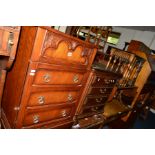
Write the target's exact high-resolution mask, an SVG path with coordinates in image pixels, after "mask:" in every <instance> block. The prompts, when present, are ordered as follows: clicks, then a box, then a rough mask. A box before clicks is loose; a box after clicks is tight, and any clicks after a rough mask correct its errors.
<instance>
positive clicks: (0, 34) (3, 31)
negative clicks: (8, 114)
mask: <svg viewBox="0 0 155 155" xmlns="http://www.w3.org/2000/svg"><path fill="white" fill-rule="evenodd" d="M19 34H20V27H19V26H1V27H0V117H1V100H2V95H3V88H4V84H5V78H6V73H7V70H9V69H10V68H11V67H12V64H13V62H14V59H15V55H16V49H17V44H18V39H19ZM0 120H1V118H0ZM0 122H1V121H0Z"/></svg>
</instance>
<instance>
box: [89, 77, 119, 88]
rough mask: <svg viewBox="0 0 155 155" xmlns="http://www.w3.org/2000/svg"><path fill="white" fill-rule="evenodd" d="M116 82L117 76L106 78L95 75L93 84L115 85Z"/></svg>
mask: <svg viewBox="0 0 155 155" xmlns="http://www.w3.org/2000/svg"><path fill="white" fill-rule="evenodd" d="M115 83H116V79H115V78H110V77H109V78H107V77H106V78H104V77H95V78H94V81H93V82H92V86H94V87H95V86H96V87H98V86H100V87H102V86H114V84H115Z"/></svg>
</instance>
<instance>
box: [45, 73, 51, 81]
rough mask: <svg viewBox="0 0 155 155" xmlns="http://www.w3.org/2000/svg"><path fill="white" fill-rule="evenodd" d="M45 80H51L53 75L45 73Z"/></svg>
mask: <svg viewBox="0 0 155 155" xmlns="http://www.w3.org/2000/svg"><path fill="white" fill-rule="evenodd" d="M43 80H44V82H50V80H51V76H50V75H49V74H45V75H44V76H43Z"/></svg>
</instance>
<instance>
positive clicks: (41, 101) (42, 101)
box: [38, 96, 45, 104]
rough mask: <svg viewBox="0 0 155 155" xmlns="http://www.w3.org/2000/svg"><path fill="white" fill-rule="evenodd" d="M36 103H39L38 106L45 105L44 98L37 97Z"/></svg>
mask: <svg viewBox="0 0 155 155" xmlns="http://www.w3.org/2000/svg"><path fill="white" fill-rule="evenodd" d="M38 102H39V104H44V103H45V97H44V96H39V97H38Z"/></svg>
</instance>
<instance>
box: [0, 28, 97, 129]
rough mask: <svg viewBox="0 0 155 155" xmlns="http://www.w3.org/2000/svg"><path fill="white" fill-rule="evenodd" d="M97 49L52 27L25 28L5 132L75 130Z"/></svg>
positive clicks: (10, 82) (10, 83) (5, 104)
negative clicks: (78, 108)
mask: <svg viewBox="0 0 155 155" xmlns="http://www.w3.org/2000/svg"><path fill="white" fill-rule="evenodd" d="M95 54H96V47H95V46H94V45H92V44H89V43H87V42H84V41H81V40H79V39H77V38H74V37H71V36H69V35H66V34H64V33H62V32H59V31H57V30H54V29H52V28H50V27H22V30H21V37H20V41H19V47H18V51H17V57H16V61H15V64H14V66H13V68H12V70H11V71H10V72H9V73H8V76H7V79H6V85H5V91H4V95H3V100H2V122H3V126H4V128H71V126H72V124H73V117H74V115H75V112H76V108H77V106H78V104H79V99H80V97H81V94H82V92H83V89H84V87H85V84H86V81H87V78H88V76H89V71H90V68H91V65H92V62H93V60H94V57H95Z"/></svg>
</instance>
